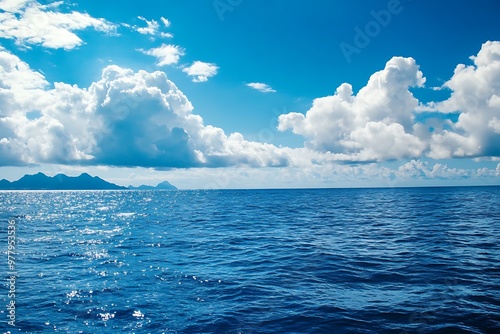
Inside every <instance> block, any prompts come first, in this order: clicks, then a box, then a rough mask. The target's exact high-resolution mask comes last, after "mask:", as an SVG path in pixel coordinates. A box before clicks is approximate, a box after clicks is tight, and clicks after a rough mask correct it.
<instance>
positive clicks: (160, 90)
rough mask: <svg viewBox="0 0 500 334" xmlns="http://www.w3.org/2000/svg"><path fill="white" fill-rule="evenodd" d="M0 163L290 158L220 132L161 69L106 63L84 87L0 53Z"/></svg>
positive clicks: (164, 164)
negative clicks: (51, 82)
mask: <svg viewBox="0 0 500 334" xmlns="http://www.w3.org/2000/svg"><path fill="white" fill-rule="evenodd" d="M0 76H1V77H2V80H1V82H2V86H1V87H0V99H1V100H2V102H3V106H2V114H1V116H0V152H1V153H2V161H1V163H2V165H18V164H29V163H44V162H45V163H66V164H97V165H99V164H103V165H114V166H143V167H155V168H169V167H200V166H209V167H219V166H229V165H236V164H242V165H249V166H284V165H287V164H288V161H289V157H288V153H287V152H286V151H285V150H283V149H279V148H277V147H275V146H273V145H270V144H265V143H258V142H251V141H247V140H245V139H244V138H243V136H242V135H241V134H239V133H232V134H230V135H226V134H225V132H224V131H223V130H222V129H220V128H217V127H214V126H211V125H204V123H203V119H202V117H201V116H199V115H196V114H194V113H193V112H192V111H193V106H192V105H191V102H190V101H189V100H188V98H187V97H186V96H185V95H184V94H183V93H182V91H180V90H179V89H178V88H177V86H176V85H175V84H174V83H173V82H172V81H170V80H169V79H168V78H167V76H166V74H165V73H164V72H160V71H156V72H153V73H149V72H146V71H138V72H134V71H132V70H129V69H124V68H121V67H119V66H108V67H106V68H105V69H104V70H103V72H102V77H101V79H100V80H99V81H97V82H94V83H92V84H91V85H90V87H88V88H86V89H82V88H79V87H77V86H71V85H68V84H64V83H56V84H54V87H53V88H51V89H47V88H48V86H49V84H48V82H47V81H46V80H45V78H44V77H43V76H42V75H41V74H40V73H38V72H36V71H33V70H32V69H30V67H29V66H28V64H26V63H24V62H23V61H21V60H20V59H19V58H18V57H16V56H14V55H12V54H10V53H8V52H7V51H5V50H2V51H1V52H0Z"/></svg>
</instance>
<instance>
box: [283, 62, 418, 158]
mask: <svg viewBox="0 0 500 334" xmlns="http://www.w3.org/2000/svg"><path fill="white" fill-rule="evenodd" d="M424 82H425V78H424V77H423V75H422V72H420V70H419V68H418V66H417V64H416V62H415V60H414V59H413V58H402V57H394V58H392V59H391V60H390V61H389V62H388V63H387V64H386V66H385V69H384V70H382V71H379V72H377V73H375V74H373V75H372V76H371V77H370V79H369V81H368V83H367V85H366V86H365V87H363V88H362V89H361V90H360V91H359V92H358V94H356V95H354V94H353V91H352V86H351V85H350V84H348V83H344V84H342V85H341V86H340V87H338V88H337V90H336V92H335V94H334V95H332V96H327V97H323V98H318V99H315V100H314V102H313V105H312V107H311V109H310V110H309V111H307V113H306V114H305V115H303V114H300V113H289V114H286V115H281V116H280V117H279V125H278V129H279V130H281V131H285V130H287V129H291V130H292V131H293V132H294V133H296V134H299V135H302V136H304V138H305V139H306V146H308V147H310V148H311V149H314V150H318V151H324V152H332V153H336V154H337V156H338V158H339V159H346V160H357V161H370V160H387V159H395V158H401V157H416V156H419V155H420V154H421V153H422V151H423V150H424V149H425V143H423V142H422V141H421V140H420V139H419V138H418V137H417V136H415V135H414V134H413V119H414V115H413V111H414V109H415V108H416V107H417V106H418V100H417V99H416V98H415V97H414V96H413V94H412V93H411V92H410V91H409V88H410V87H413V86H422V85H423V84H424Z"/></svg>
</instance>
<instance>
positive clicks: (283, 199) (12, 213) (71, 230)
mask: <svg viewBox="0 0 500 334" xmlns="http://www.w3.org/2000/svg"><path fill="white" fill-rule="evenodd" d="M0 203H1V206H2V207H1V209H0V213H1V214H0V224H1V231H0V249H1V250H2V254H3V255H2V257H4V259H5V260H3V262H4V263H0V265H1V266H2V272H4V273H5V272H7V259H6V258H7V255H6V253H7V222H8V220H9V219H14V220H15V224H16V228H17V231H16V238H17V245H16V271H17V275H18V277H17V279H16V297H15V300H16V324H15V325H16V326H15V327H12V326H9V325H8V323H7V320H8V319H7V314H8V311H7V310H6V308H5V307H3V305H6V304H7V303H8V302H9V298H8V297H7V295H8V286H9V285H8V283H7V277H6V275H4V276H5V281H4V282H5V283H4V284H2V285H1V290H0V302H1V304H2V309H1V310H0V328H1V329H2V330H4V331H7V330H10V331H11V332H12V333H17V332H22V333H24V332H28V333H41V332H47V333H51V332H63V333H66V332H67V333H107V332H110V333H111V332H123V333H132V332H135V333H398V334H402V333H500V244H499V241H500V206H499V203H500V187H477V188H474V187H470V188H413V189H402V188H396V189H394V188H392V189H325V190H208V191H55V192H36V191H31V192H30V191H27V192H22V191H20V192H0Z"/></svg>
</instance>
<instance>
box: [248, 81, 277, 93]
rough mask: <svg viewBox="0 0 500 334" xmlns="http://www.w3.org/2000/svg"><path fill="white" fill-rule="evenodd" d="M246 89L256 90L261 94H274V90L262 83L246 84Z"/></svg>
mask: <svg viewBox="0 0 500 334" xmlns="http://www.w3.org/2000/svg"><path fill="white" fill-rule="evenodd" d="M246 85H247V86H248V87H250V88H253V89H255V90H258V91H259V92H261V93H276V90H274V89H272V87H271V86H269V85H266V84H265V83H262V82H251V83H248V84H246Z"/></svg>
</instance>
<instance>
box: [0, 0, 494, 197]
mask: <svg viewBox="0 0 500 334" xmlns="http://www.w3.org/2000/svg"><path fill="white" fill-rule="evenodd" d="M0 9H1V10H0V46H1V48H2V49H1V50H0V51H1V57H0V60H1V62H0V79H1V82H2V85H1V89H2V91H1V95H0V102H2V109H3V110H2V112H1V113H0V120H1V123H0V153H1V154H2V156H3V158H1V159H0V178H7V179H11V180H13V179H16V178H18V177H20V176H22V175H23V174H25V173H34V172H37V171H43V172H46V173H47V174H56V173H59V172H63V173H67V174H71V175H74V174H78V173H80V172H83V171H87V172H90V173H91V174H94V175H99V176H102V177H105V178H107V179H108V180H111V181H114V182H117V183H119V184H125V185H126V184H134V185H137V184H141V183H147V184H155V183H158V182H160V181H163V180H164V179H168V180H169V181H171V182H172V183H174V184H176V185H177V186H179V187H181V188H239V187H243V188H268V187H336V186H341V187H351V186H352V187H363V186H406V185H410V186H411V185H462V184H464V185H470V184H498V181H499V175H500V167H499V162H500V159H499V157H500V144H499V143H500V65H499V64H500V42H497V41H500V22H499V20H498V18H497V16H498V12H499V9H500V5H499V4H498V2H496V1H486V0H482V1H474V2H473V1H457V2H454V3H453V4H449V3H446V2H431V1H426V0H413V1H411V0H400V1H397V0H389V1H387V0H386V1H370V2H367V1H346V2H337V1H317V2H315V3H314V5H311V4H310V3H308V2H305V1H249V0H215V1H214V0H209V1H161V2H158V1H140V2H137V1H106V2H100V3H99V2H88V1H81V2H78V1H74V2H69V1H60V2H53V1H39V2H37V1H34V0H3V1H0ZM471 57H472V58H471ZM461 64H464V65H461Z"/></svg>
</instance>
